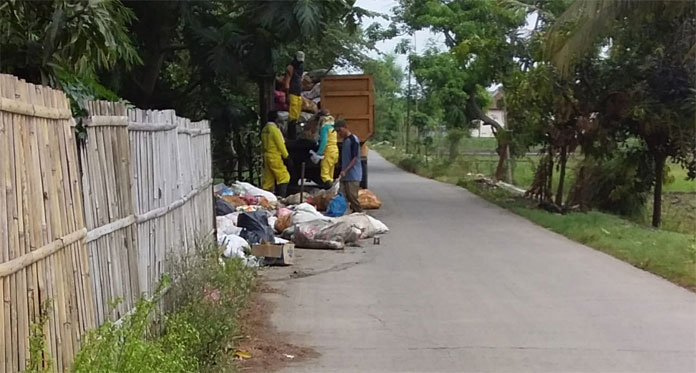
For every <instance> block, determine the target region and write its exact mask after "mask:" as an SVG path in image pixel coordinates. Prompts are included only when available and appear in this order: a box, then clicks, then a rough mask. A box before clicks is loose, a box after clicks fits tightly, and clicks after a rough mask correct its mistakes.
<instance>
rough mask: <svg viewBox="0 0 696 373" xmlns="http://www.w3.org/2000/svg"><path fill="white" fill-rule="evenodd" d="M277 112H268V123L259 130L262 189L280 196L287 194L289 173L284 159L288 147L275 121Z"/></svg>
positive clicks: (286, 155) (286, 157)
mask: <svg viewBox="0 0 696 373" xmlns="http://www.w3.org/2000/svg"><path fill="white" fill-rule="evenodd" d="M277 120H278V112H277V111H271V112H269V113H268V123H266V125H265V126H264V127H263V130H262V131H261V147H262V150H263V176H262V179H263V185H262V187H263V189H265V190H268V191H273V187H275V194H276V195H278V196H280V197H285V196H286V195H287V194H288V183H289V182H290V173H289V172H288V169H287V167H285V163H283V160H284V159H288V155H289V154H288V149H287V148H286V147H285V140H284V139H283V134H282V133H281V132H280V128H278V124H277V123H276V122H277Z"/></svg>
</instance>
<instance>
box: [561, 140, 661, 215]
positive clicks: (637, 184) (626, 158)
mask: <svg viewBox="0 0 696 373" xmlns="http://www.w3.org/2000/svg"><path fill="white" fill-rule="evenodd" d="M652 173H653V171H652V168H651V166H650V160H649V159H647V158H646V156H645V154H644V153H642V152H638V151H632V150H630V149H629V150H624V151H619V152H617V153H616V154H613V155H612V156H611V157H610V158H607V159H597V158H594V157H590V156H588V157H586V158H585V159H584V160H583V162H582V163H581V164H580V167H578V171H577V175H576V179H575V184H574V185H573V188H572V190H571V193H570V196H569V204H570V205H576V204H577V205H581V206H583V207H585V208H597V209H600V210H603V211H608V212H613V213H617V214H620V215H625V216H636V215H638V214H640V212H641V211H642V210H643V208H644V207H645V203H646V201H647V197H648V193H649V192H650V189H651V187H652V183H651V180H653V179H654V178H653V176H652Z"/></svg>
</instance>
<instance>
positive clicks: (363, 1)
mask: <svg viewBox="0 0 696 373" xmlns="http://www.w3.org/2000/svg"><path fill="white" fill-rule="evenodd" d="M397 4H398V1H396V0H357V1H356V2H355V5H356V6H359V7H361V8H364V9H367V10H371V11H373V12H378V13H382V14H386V15H388V16H392V15H394V13H393V12H392V8H394V7H395V6H396V5H397ZM373 22H379V23H380V24H382V26H384V27H387V26H388V25H389V21H387V20H385V19H382V18H368V19H363V27H367V26H369V25H371V24H372V23H373ZM405 37H408V36H401V37H396V38H394V39H391V40H385V41H382V42H379V43H377V50H378V51H379V52H381V53H384V54H388V53H394V48H395V47H396V45H397V44H399V41H401V39H403V38H405ZM429 40H432V41H433V42H434V43H436V45H441V46H443V47H444V36H442V35H436V34H433V33H432V32H430V31H427V30H423V31H417V32H416V34H415V38H411V42H412V43H414V42H415V46H416V51H417V52H418V53H422V52H423V51H424V50H425V49H426V48H427V46H428V42H429ZM369 54H370V55H371V56H372V57H378V53H377V52H375V51H371V52H370V53H369ZM396 60H397V63H398V64H399V65H401V67H403V68H405V67H406V65H407V58H406V56H405V55H397V56H396Z"/></svg>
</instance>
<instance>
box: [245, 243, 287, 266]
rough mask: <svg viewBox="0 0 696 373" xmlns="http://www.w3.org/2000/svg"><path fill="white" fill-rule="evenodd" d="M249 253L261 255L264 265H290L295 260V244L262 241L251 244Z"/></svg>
mask: <svg viewBox="0 0 696 373" xmlns="http://www.w3.org/2000/svg"><path fill="white" fill-rule="evenodd" d="M251 254H252V255H254V256H256V257H262V258H263V264H264V265H292V264H294V262H295V244H293V243H287V242H286V243H281V244H273V243H262V244H259V245H254V246H252V247H251Z"/></svg>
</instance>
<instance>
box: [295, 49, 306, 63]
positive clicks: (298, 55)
mask: <svg viewBox="0 0 696 373" xmlns="http://www.w3.org/2000/svg"><path fill="white" fill-rule="evenodd" d="M295 59H296V60H297V61H298V62H304V52H303V51H297V52H296V53H295Z"/></svg>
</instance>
